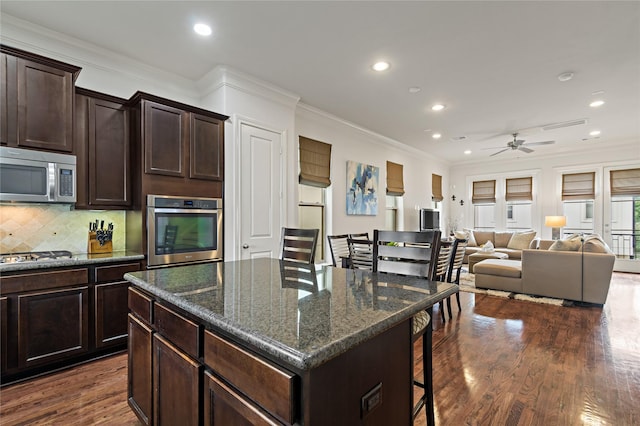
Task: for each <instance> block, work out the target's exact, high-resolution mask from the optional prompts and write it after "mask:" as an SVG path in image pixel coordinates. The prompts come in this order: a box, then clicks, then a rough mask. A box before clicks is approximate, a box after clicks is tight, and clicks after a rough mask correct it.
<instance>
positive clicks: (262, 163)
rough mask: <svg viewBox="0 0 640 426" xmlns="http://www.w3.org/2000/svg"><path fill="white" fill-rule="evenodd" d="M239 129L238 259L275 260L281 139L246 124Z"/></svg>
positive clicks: (280, 202) (277, 243)
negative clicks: (239, 221)
mask: <svg viewBox="0 0 640 426" xmlns="http://www.w3.org/2000/svg"><path fill="white" fill-rule="evenodd" d="M240 127H241V128H240V137H241V141H240V167H241V172H240V210H241V211H240V220H241V224H240V236H241V241H240V246H241V249H240V258H241V259H252V258H257V257H275V258H277V257H279V253H278V251H279V247H280V232H281V223H282V219H281V217H282V215H281V212H282V195H281V194H282V189H281V188H282V155H281V152H282V146H283V139H284V137H283V134H281V133H277V132H274V131H272V130H268V129H264V128H261V127H257V126H255V125H253V124H249V123H241V124H240Z"/></svg>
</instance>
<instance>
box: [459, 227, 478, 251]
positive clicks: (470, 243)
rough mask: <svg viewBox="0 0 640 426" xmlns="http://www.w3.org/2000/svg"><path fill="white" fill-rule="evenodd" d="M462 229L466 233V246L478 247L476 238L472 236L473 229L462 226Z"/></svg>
mask: <svg viewBox="0 0 640 426" xmlns="http://www.w3.org/2000/svg"><path fill="white" fill-rule="evenodd" d="M463 231H464V232H466V233H467V240H468V242H467V246H469V247H478V243H477V242H476V239H475V238H474V236H473V229H468V228H464V229H463Z"/></svg>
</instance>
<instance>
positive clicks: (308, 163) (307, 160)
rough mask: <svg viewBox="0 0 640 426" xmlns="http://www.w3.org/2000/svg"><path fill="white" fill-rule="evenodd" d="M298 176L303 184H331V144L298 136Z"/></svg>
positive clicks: (323, 185) (321, 186)
mask: <svg viewBox="0 0 640 426" xmlns="http://www.w3.org/2000/svg"><path fill="white" fill-rule="evenodd" d="M298 140H299V143H300V176H299V180H298V181H299V182H300V183H301V184H303V185H309V186H315V187H318V188H326V187H327V186H329V185H331V179H330V169H331V145H330V144H328V143H324V142H320V141H316V140H313V139H309V138H305V137H304V136H300V137H299V138H298Z"/></svg>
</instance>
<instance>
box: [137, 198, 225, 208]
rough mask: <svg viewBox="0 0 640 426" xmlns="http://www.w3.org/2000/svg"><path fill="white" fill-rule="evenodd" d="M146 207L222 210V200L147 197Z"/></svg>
mask: <svg viewBox="0 0 640 426" xmlns="http://www.w3.org/2000/svg"><path fill="white" fill-rule="evenodd" d="M147 206H148V207H152V208H161V209H198V210H217V209H221V208H222V200H221V199H220V198H182V197H169V196H163V195H148V196H147Z"/></svg>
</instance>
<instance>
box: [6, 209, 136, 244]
mask: <svg viewBox="0 0 640 426" xmlns="http://www.w3.org/2000/svg"><path fill="white" fill-rule="evenodd" d="M96 219H98V221H102V220H104V224H105V225H104V226H105V228H106V226H107V224H108V223H110V222H111V223H113V240H112V241H113V250H114V251H115V250H124V249H125V212H124V211H112V210H99V211H98V210H94V211H91V210H73V209H72V207H71V206H70V205H64V204H34V205H24V204H23V205H17V206H13V205H6V204H3V205H0V253H17V252H25V251H46V250H69V251H71V252H72V253H86V252H87V237H88V235H87V234H88V232H89V222H93V221H95V220H96Z"/></svg>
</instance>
